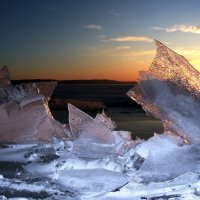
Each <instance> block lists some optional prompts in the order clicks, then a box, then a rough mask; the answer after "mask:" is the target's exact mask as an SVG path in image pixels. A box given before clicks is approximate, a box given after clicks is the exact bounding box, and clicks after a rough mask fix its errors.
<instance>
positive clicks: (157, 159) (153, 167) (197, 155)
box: [135, 144, 200, 183]
mask: <svg viewBox="0 0 200 200" xmlns="http://www.w3.org/2000/svg"><path fill="white" fill-rule="evenodd" d="M199 160H200V147H199V145H197V144H193V145H185V146H183V147H175V148H172V149H171V150H168V151H151V152H150V154H149V156H148V157H147V158H146V160H145V161H144V164H143V165H142V167H141V168H140V170H139V172H138V174H137V176H136V177H135V180H141V182H144V183H149V182H160V181H166V180H172V179H174V178H176V177H178V176H180V175H182V174H185V173H187V172H194V173H197V174H200V162H199Z"/></svg>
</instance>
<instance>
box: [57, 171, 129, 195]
mask: <svg viewBox="0 0 200 200" xmlns="http://www.w3.org/2000/svg"><path fill="white" fill-rule="evenodd" d="M129 180H130V177H128V176H126V175H124V174H122V173H117V172H112V171H108V170H105V169H88V170H73V169H72V170H68V171H66V170H65V171H63V172H61V173H60V174H59V177H58V182H59V184H61V185H63V186H65V187H66V188H72V191H74V192H75V193H77V194H79V195H81V196H84V197H85V198H86V197H87V198H89V197H95V196H98V195H100V194H104V193H106V192H110V191H112V190H115V189H116V188H118V187H120V186H122V185H125V184H126V183H127V182H128V181H129Z"/></svg>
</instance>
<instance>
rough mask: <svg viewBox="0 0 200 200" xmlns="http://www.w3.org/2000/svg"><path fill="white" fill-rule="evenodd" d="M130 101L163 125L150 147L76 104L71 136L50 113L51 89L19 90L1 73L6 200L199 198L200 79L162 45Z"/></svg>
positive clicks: (0, 159)
mask: <svg viewBox="0 0 200 200" xmlns="http://www.w3.org/2000/svg"><path fill="white" fill-rule="evenodd" d="M156 46H157V53H156V56H155V58H154V60H153V62H152V64H151V66H150V69H149V71H145V72H140V77H139V80H138V84H137V85H136V86H135V87H134V88H132V89H130V90H129V91H128V95H129V96H130V97H131V98H132V99H133V100H135V101H136V102H138V103H139V104H141V105H142V107H143V109H144V110H145V111H146V112H147V113H148V114H152V115H154V116H155V117H157V118H160V119H161V120H162V122H163V127H164V133H163V134H156V133H155V134H154V136H153V137H151V138H149V139H148V140H147V141H144V140H141V139H136V140H132V137H131V133H130V132H128V131H116V130H115V128H116V125H115V123H114V122H113V121H112V120H111V119H110V118H109V117H108V116H106V114H105V113H104V112H102V113H98V114H97V116H96V117H95V118H92V117H91V116H89V115H87V114H86V113H84V112H83V111H81V110H79V109H78V108H76V107H75V106H73V105H71V104H69V105H68V110H69V127H70V128H69V129H68V128H67V127H68V126H64V125H63V124H60V123H59V122H58V121H56V120H55V119H54V118H53V116H52V115H51V112H50V110H49V108H48V101H49V99H50V97H51V93H52V91H53V89H54V87H55V82H51V83H28V84H21V85H16V86H14V85H12V84H11V81H10V74H9V72H8V69H7V68H6V67H4V68H2V69H1V70H0V116H1V120H0V135H1V137H0V142H1V148H0V154H1V156H0V170H1V173H2V175H1V176H0V195H1V196H0V198H2V199H9V198H19V199H74V200H76V199H77V200H78V199H99V200H100V199H102V200H112V199H121V200H122V199H123V200H128V199H131V200H132V199H187V200H188V199H200V164H199V163H200V156H199V155H200V147H199V143H200V118H199V116H198V114H199V113H200V101H199V100H200V92H199V91H200V73H199V72H198V71H196V70H195V69H194V68H193V67H192V66H191V65H190V64H189V63H188V61H187V60H186V59H185V58H184V57H183V56H180V55H178V54H176V53H175V52H173V51H172V50H170V49H169V48H167V47H166V46H164V45H163V44H162V43H160V42H158V41H156Z"/></svg>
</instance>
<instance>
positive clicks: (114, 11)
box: [109, 10, 122, 17]
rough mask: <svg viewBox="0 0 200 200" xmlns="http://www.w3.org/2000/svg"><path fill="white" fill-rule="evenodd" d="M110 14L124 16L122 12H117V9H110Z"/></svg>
mask: <svg viewBox="0 0 200 200" xmlns="http://www.w3.org/2000/svg"><path fill="white" fill-rule="evenodd" d="M109 13H110V14H112V15H114V16H118V17H119V16H122V14H120V13H119V12H117V11H116V10H110V11H109Z"/></svg>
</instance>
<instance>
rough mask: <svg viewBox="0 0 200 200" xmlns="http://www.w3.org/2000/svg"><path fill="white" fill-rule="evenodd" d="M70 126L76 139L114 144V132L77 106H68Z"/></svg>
mask: <svg viewBox="0 0 200 200" xmlns="http://www.w3.org/2000/svg"><path fill="white" fill-rule="evenodd" d="M68 110H69V125H70V128H71V132H72V134H73V137H74V139H77V138H79V139H81V140H91V141H93V142H97V143H102V144H104V143H105V144H114V143H115V138H114V136H113V135H112V131H111V130H110V129H109V128H108V127H106V126H105V125H104V124H102V123H101V122H99V121H97V120H95V119H94V118H92V117H90V116H89V115H87V114H86V113H84V112H83V111H81V110H79V109H78V108H76V107H75V106H73V105H71V104H68Z"/></svg>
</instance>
